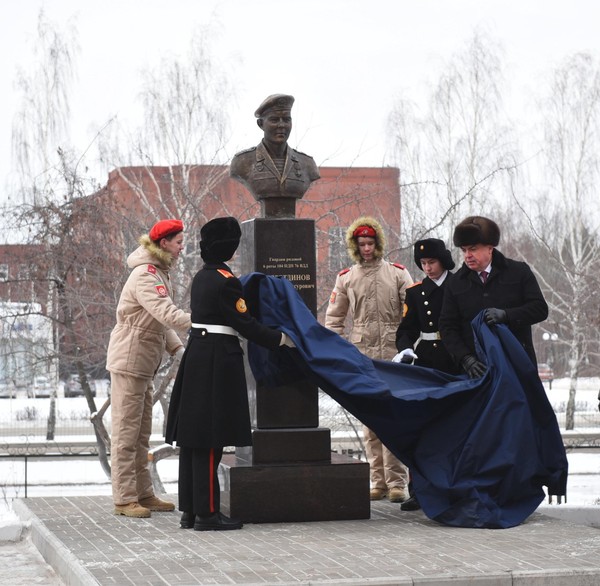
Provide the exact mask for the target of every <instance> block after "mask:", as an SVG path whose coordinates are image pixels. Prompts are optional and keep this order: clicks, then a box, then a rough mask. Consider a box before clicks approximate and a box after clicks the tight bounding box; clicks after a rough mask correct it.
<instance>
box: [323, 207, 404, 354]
mask: <svg viewBox="0 0 600 586" xmlns="http://www.w3.org/2000/svg"><path fill="white" fill-rule="evenodd" d="M364 224H368V225H370V226H372V227H373V228H374V229H375V231H376V232H377V248H376V258H375V259H374V260H372V261H369V262H365V261H363V260H362V259H361V256H360V253H359V252H358V246H357V245H356V241H355V240H354V239H353V238H352V232H353V231H354V229H355V228H356V227H358V226H359V225H364ZM346 243H347V246H348V252H349V253H350V256H351V257H352V258H353V259H354V260H355V261H356V264H355V265H354V266H352V268H350V269H345V270H343V271H341V272H340V273H339V274H338V276H337V278H336V281H335V286H334V288H333V292H332V293H331V297H330V299H329V305H328V307H327V312H326V314H325V326H326V327H327V328H329V329H331V330H333V331H334V332H336V333H338V334H339V335H341V336H344V334H345V332H344V324H345V322H346V318H347V316H348V315H350V317H351V321H352V323H351V326H350V329H349V331H348V333H347V335H346V338H347V339H348V340H349V341H350V342H352V343H353V344H354V345H355V346H356V347H357V348H358V349H359V350H360V351H361V352H362V353H363V354H366V355H367V356H369V357H370V358H379V359H384V360H391V359H392V358H393V357H394V356H395V354H396V352H397V350H396V330H397V329H398V325H399V324H400V321H401V320H402V308H403V306H404V299H405V297H406V289H407V287H409V286H410V285H412V284H413V280H412V278H411V276H410V274H409V272H408V271H407V270H406V268H405V267H403V266H402V265H399V264H392V263H390V262H386V261H384V260H383V258H382V256H383V251H384V245H385V235H384V233H383V229H382V227H381V225H380V224H379V222H377V221H376V220H374V219H373V218H368V217H366V218H365V217H363V218H359V219H358V220H356V221H355V222H354V223H353V224H352V226H350V227H349V228H348V232H347V236H346Z"/></svg>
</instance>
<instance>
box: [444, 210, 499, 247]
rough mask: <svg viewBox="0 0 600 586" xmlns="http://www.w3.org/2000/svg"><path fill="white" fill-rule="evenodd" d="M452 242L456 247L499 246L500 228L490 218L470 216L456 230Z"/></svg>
mask: <svg viewBox="0 0 600 586" xmlns="http://www.w3.org/2000/svg"><path fill="white" fill-rule="evenodd" d="M452 240H453V242H454V246H471V245H473V244H490V245H491V246H498V243H499V242H500V228H499V227H498V224H496V222H494V221H493V220H490V219H489V218H484V217H483V216H469V217H468V218H465V219H464V220H463V221H462V222H461V223H460V224H458V226H456V228H454V237H453V239H452Z"/></svg>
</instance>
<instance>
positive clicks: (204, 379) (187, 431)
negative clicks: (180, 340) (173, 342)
mask: <svg viewBox="0 0 600 586" xmlns="http://www.w3.org/2000/svg"><path fill="white" fill-rule="evenodd" d="M190 305H191V310H192V323H202V324H213V325H215V324H216V325H225V326H230V327H232V328H234V329H235V330H236V331H237V332H239V334H240V335H241V336H242V337H244V338H247V339H248V340H251V341H253V342H255V343H257V344H259V345H261V346H265V347H267V348H270V349H275V348H277V347H278V346H279V342H280V340H281V332H279V331H278V330H274V329H271V328H268V327H266V326H263V325H262V324H260V323H259V322H258V321H256V320H255V319H254V318H253V317H252V316H251V315H250V313H249V311H248V310H247V307H246V302H245V301H244V298H243V296H242V285H241V283H240V281H239V280H238V279H237V278H236V277H234V276H233V275H232V274H231V271H230V269H229V267H228V266H227V265H225V264H223V263H219V264H205V265H204V267H203V268H202V269H201V270H200V271H198V272H197V273H196V275H195V277H194V281H193V283H192V290H191V302H190ZM202 332H205V330H198V329H195V328H192V330H191V332H190V338H189V340H188V345H187V348H186V350H185V353H184V355H183V358H182V360H181V364H180V366H179V371H178V372H177V377H176V379H175V384H174V386H173V392H172V394H171V402H170V404H169V413H168V415H167V429H166V434H165V435H166V441H167V442H168V443H171V444H172V443H173V442H174V441H176V442H177V445H179V446H186V447H191V448H209V447H220V446H248V445H250V444H251V443H252V437H251V428H250V413H249V408H248V393H247V388H246V376H245V373H244V363H243V353H242V348H241V346H240V342H239V339H238V337H237V336H230V335H226V334H210V333H208V334H207V333H205V334H204V335H202Z"/></svg>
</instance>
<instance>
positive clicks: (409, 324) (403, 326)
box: [396, 272, 460, 374]
mask: <svg viewBox="0 0 600 586" xmlns="http://www.w3.org/2000/svg"><path fill="white" fill-rule="evenodd" d="M452 278H453V274H452V273H450V272H448V273H447V275H446V278H445V279H444V282H443V283H442V284H441V285H440V286H438V285H436V284H435V283H434V282H433V281H432V280H431V279H430V278H429V277H425V278H424V279H423V280H422V281H420V282H418V283H415V284H414V285H413V286H412V287H409V288H408V289H407V290H406V300H405V301H404V317H403V318H402V322H400V325H399V326H398V330H397V331H396V348H397V349H398V352H400V351H401V350H404V349H405V348H412V347H413V344H414V343H415V342H416V341H417V339H418V338H419V336H420V334H421V332H427V333H434V332H438V329H439V327H438V320H439V318H440V313H441V311H442V302H443V300H444V290H445V288H446V286H447V284H448V282H449V281H450V280H451V279H452ZM415 354H416V355H417V356H418V357H419V358H417V359H416V360H415V362H414V364H416V365H417V366H425V367H427V368H436V369H437V370H441V371H443V372H447V373H449V374H458V373H459V370H460V369H458V368H457V366H456V364H455V363H454V360H453V359H452V357H451V356H450V354H449V353H448V351H447V350H446V347H445V346H444V343H443V342H442V340H420V341H419V343H418V345H417V347H416V348H415Z"/></svg>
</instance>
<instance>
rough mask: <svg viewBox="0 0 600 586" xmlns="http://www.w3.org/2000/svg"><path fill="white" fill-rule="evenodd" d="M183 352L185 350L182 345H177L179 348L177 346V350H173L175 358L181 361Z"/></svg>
mask: <svg viewBox="0 0 600 586" xmlns="http://www.w3.org/2000/svg"><path fill="white" fill-rule="evenodd" d="M184 352H185V348H184V347H183V346H179V348H177V350H175V358H176V359H177V360H179V361H180V362H181V359H182V358H183V353H184Z"/></svg>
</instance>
